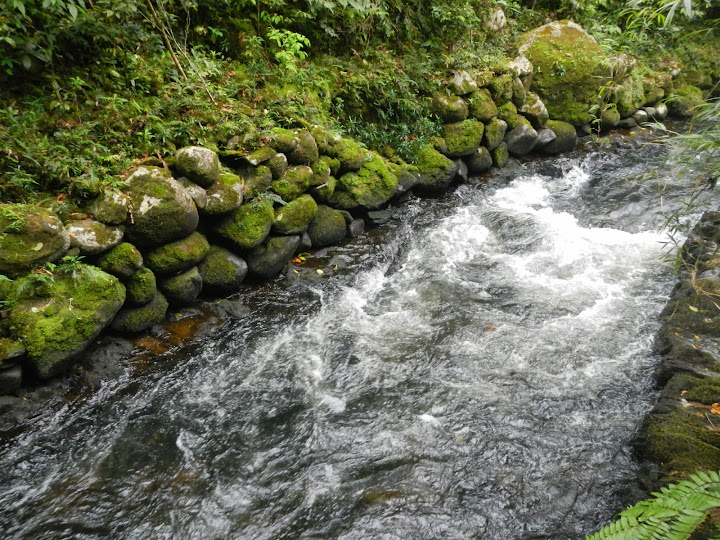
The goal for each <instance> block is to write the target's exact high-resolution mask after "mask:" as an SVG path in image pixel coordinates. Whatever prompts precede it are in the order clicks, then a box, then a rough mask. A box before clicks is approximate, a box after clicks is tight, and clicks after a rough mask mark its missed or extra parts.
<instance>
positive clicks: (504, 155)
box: [490, 143, 510, 169]
mask: <svg viewBox="0 0 720 540" xmlns="http://www.w3.org/2000/svg"><path fill="white" fill-rule="evenodd" d="M490 155H491V156H492V160H493V164H494V165H495V166H496V167H497V168H498V169H502V168H503V167H504V166H505V165H506V164H507V162H508V159H510V152H508V147H507V144H506V143H502V144H501V145H500V146H498V147H497V148H495V149H493V150H491V151H490Z"/></svg>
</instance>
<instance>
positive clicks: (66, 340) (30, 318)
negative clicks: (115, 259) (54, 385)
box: [10, 264, 125, 379]
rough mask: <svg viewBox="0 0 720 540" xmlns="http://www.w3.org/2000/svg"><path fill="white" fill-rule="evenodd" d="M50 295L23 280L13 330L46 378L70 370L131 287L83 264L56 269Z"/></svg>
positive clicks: (30, 360)
mask: <svg viewBox="0 0 720 540" xmlns="http://www.w3.org/2000/svg"><path fill="white" fill-rule="evenodd" d="M53 278H54V281H53V282H52V283H49V284H48V287H49V290H48V291H47V292H48V296H47V297H42V298H37V297H34V296H32V294H31V293H30V292H27V291H31V290H32V287H23V283H24V282H25V281H29V280H33V279H34V276H27V277H24V278H20V279H19V280H18V286H17V287H15V289H14V291H25V292H18V293H17V294H16V295H14V296H13V297H12V301H13V309H12V310H11V311H10V330H11V333H12V336H13V337H14V338H16V339H19V340H21V341H22V343H23V345H24V346H25V352H26V364H27V366H28V367H29V368H30V369H31V371H32V372H33V373H34V374H35V375H36V376H37V377H39V378H40V379H49V378H50V377H53V376H55V375H58V374H59V373H61V372H62V371H64V370H65V369H66V368H67V367H68V366H69V365H70V363H71V361H72V359H73V358H75V357H76V356H77V355H78V354H79V353H81V352H82V351H83V350H85V348H86V347H87V346H88V345H89V344H90V343H91V342H92V341H93V340H94V339H95V338H96V337H97V336H98V335H99V334H100V332H101V331H102V330H103V328H105V327H106V326H107V325H108V324H109V323H110V321H111V320H112V319H113V317H114V316H115V314H116V313H117V312H118V310H120V308H121V307H122V305H123V303H124V302H125V287H124V286H123V285H122V284H121V283H120V281H119V280H118V279H117V278H115V277H114V276H111V275H109V274H107V273H105V272H103V271H102V270H100V269H99V268H97V267H94V266H90V265H86V264H78V265H77V266H76V267H75V269H74V270H73V271H71V272H56V273H55V275H54V276H53Z"/></svg>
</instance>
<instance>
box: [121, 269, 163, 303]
mask: <svg viewBox="0 0 720 540" xmlns="http://www.w3.org/2000/svg"><path fill="white" fill-rule="evenodd" d="M125 287H126V289H127V297H126V299H125V303H126V305H128V306H142V305H145V304H147V303H148V302H150V301H151V300H152V299H153V298H154V297H155V292H156V291H157V283H156V280H155V274H154V273H153V271H152V270H150V269H149V268H141V269H140V270H138V271H137V272H135V273H134V274H133V275H132V276H131V277H130V279H128V280H127V282H126V283H125Z"/></svg>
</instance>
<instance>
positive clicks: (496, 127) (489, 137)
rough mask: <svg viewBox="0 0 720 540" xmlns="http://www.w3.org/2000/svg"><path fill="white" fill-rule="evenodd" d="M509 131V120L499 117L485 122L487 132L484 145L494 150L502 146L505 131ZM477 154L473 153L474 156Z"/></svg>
mask: <svg viewBox="0 0 720 540" xmlns="http://www.w3.org/2000/svg"><path fill="white" fill-rule="evenodd" d="M506 131H507V122H505V120H500V119H499V118H493V119H492V120H491V121H490V122H488V123H487V124H485V133H484V134H483V138H482V143H481V144H482V145H483V146H484V147H485V148H486V149H488V150H492V149H494V148H497V147H498V146H500V143H501V142H503V139H504V138H505V132H506ZM474 155H475V154H473V156H474Z"/></svg>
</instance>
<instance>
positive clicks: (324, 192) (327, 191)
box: [310, 176, 337, 202]
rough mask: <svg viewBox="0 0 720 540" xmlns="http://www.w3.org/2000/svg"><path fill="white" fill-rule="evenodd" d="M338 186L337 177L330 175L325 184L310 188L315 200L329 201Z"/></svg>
mask: <svg viewBox="0 0 720 540" xmlns="http://www.w3.org/2000/svg"><path fill="white" fill-rule="evenodd" d="M336 187H337V178H335V177H334V176H328V178H327V181H326V182H325V183H324V184H322V185H320V186H315V187H311V188H310V195H312V197H313V198H314V199H315V200H318V201H321V202H328V201H330V200H331V199H332V196H333V195H334V194H335V188H336Z"/></svg>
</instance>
